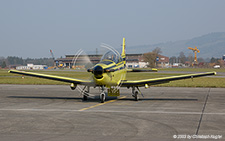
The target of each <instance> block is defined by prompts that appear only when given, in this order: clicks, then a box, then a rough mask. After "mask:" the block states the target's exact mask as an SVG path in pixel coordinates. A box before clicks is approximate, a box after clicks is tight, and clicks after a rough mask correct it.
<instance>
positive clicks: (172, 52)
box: [126, 32, 225, 58]
mask: <svg viewBox="0 0 225 141" xmlns="http://www.w3.org/2000/svg"><path fill="white" fill-rule="evenodd" d="M195 46H196V47H197V48H198V49H199V50H200V53H198V55H197V56H198V57H202V58H211V57H218V58H220V57H222V56H223V55H224V54H225V32H214V33H209V34H206V35H203V36H200V37H195V38H192V39H189V40H181V41H175V42H166V43H159V44H153V45H139V46H128V47H127V48H126V52H127V53H146V52H151V51H152V50H153V49H155V48H156V47H160V48H161V50H162V54H163V55H165V56H168V57H172V56H179V54H180V52H181V51H182V52H184V53H185V55H186V56H188V55H189V54H190V53H192V51H191V50H189V49H188V47H195ZM137 48H138V50H137Z"/></svg>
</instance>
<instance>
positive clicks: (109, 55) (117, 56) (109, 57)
mask: <svg viewBox="0 0 225 141" xmlns="http://www.w3.org/2000/svg"><path fill="white" fill-rule="evenodd" d="M107 60H111V61H113V62H115V63H119V62H121V61H122V58H121V56H120V54H118V53H116V52H114V51H108V52H107V53H106V54H104V55H103V56H102V58H101V62H103V61H107Z"/></svg>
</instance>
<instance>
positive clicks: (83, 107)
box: [0, 85, 225, 141]
mask: <svg viewBox="0 0 225 141" xmlns="http://www.w3.org/2000/svg"><path fill="white" fill-rule="evenodd" d="M141 91H142V93H143V94H144V97H142V96H141V95H140V100H139V101H134V98H133V97H132V96H131V89H124V88H123V89H121V96H120V97H118V98H117V99H115V98H114V99H108V100H107V101H106V102H105V103H103V104H102V103H99V99H98V96H96V97H92V98H89V99H88V100H87V101H85V102H84V101H82V97H81V95H80V93H79V91H77V90H75V91H72V90H71V89H70V87H69V86H64V85H0V137H1V140H3V141H4V140H16V141H20V140H21V141H24V140H33V141H44V140H48V141H49V140H50V141H57V140H65V141H66V140H91V141H92V140H93V141H94V140H118V141H120V140H121V141H124V140H125V141H126V140H127V141H130V140H174V139H194V138H198V139H199V138H200V137H207V139H210V140H213V139H214V138H217V139H225V88H173V87H151V88H149V89H145V88H141ZM91 93H93V94H98V93H99V90H98V89H97V88H96V89H94V88H92V89H91ZM208 135H209V136H208Z"/></svg>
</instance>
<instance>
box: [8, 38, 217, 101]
mask: <svg viewBox="0 0 225 141" xmlns="http://www.w3.org/2000/svg"><path fill="white" fill-rule="evenodd" d="M87 71H88V72H90V73H92V77H91V79H90V80H82V79H76V78H69V77H62V76H55V75H47V74H41V73H34V72H25V71H18V70H9V71H8V72H9V73H15V74H21V75H27V76H33V77H39V78H45V79H50V80H56V81H62V82H68V83H71V85H70V87H71V89H72V90H75V89H76V87H77V85H84V88H83V90H82V91H81V93H82V95H83V101H86V100H87V98H88V97H89V96H90V93H89V91H90V87H94V88H95V87H99V88H100V89H101V93H100V102H101V103H104V102H105V100H106V94H107V95H108V96H120V88H121V87H127V88H128V89H129V88H131V89H132V96H133V97H134V99H135V101H137V100H138V95H139V94H142V93H141V91H140V89H139V87H145V88H148V87H149V86H151V85H156V84H162V83H169V82H170V81H175V80H181V79H193V78H195V77H202V76H209V75H216V72H206V73H196V74H186V75H179V76H171V77H161V78H150V79H143V80H127V79H126V73H127V72H129V71H133V72H139V71H137V70H136V71H135V70H130V69H128V68H127V67H126V54H125V38H123V45H122V53H121V54H119V53H118V51H116V50H114V49H110V51H108V52H106V53H105V54H104V55H103V56H102V58H101V60H100V62H99V63H97V64H96V65H95V66H94V67H92V68H89V69H88V70H87ZM150 71H157V69H151V70H150ZM106 89H107V92H106ZM142 95H143V94H142Z"/></svg>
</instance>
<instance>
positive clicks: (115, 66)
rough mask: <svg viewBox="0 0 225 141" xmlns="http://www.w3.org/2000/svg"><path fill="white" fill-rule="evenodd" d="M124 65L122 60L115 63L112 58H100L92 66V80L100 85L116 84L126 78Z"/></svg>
mask: <svg viewBox="0 0 225 141" xmlns="http://www.w3.org/2000/svg"><path fill="white" fill-rule="evenodd" d="M126 73H127V70H126V65H125V63H124V61H122V60H121V61H120V62H117V63H115V62H114V61H112V60H102V61H101V62H100V63H98V64H96V65H95V66H94V68H93V76H92V78H93V81H94V82H95V83H96V85H100V86H106V87H110V86H118V85H119V84H120V82H121V80H125V79H126Z"/></svg>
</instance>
